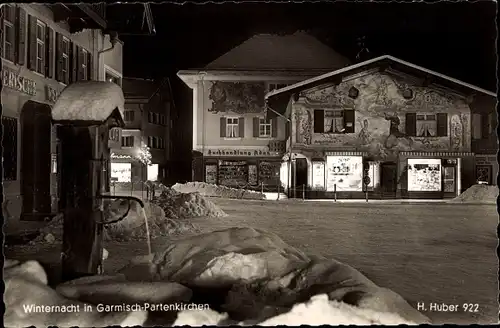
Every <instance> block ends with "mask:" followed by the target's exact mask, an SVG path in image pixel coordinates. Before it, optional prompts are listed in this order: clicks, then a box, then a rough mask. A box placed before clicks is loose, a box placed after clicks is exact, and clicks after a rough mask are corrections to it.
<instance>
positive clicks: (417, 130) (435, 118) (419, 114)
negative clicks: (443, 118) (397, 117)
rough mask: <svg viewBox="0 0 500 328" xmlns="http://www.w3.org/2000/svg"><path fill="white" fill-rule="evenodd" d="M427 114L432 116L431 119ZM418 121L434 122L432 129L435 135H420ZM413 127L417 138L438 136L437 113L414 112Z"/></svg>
mask: <svg viewBox="0 0 500 328" xmlns="http://www.w3.org/2000/svg"><path fill="white" fill-rule="evenodd" d="M419 116H420V117H421V116H424V119H421V118H419ZM429 116H432V117H433V118H432V119H429ZM419 122H423V123H424V124H425V123H427V124H428V123H433V124H434V130H435V132H436V133H435V135H428V136H427V135H420V134H419V129H418V127H419ZM415 129H416V137H418V138H435V137H437V136H438V119H437V114H436V113H416V118H415Z"/></svg>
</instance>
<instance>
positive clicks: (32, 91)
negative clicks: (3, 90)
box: [2, 68, 36, 96]
mask: <svg viewBox="0 0 500 328" xmlns="http://www.w3.org/2000/svg"><path fill="white" fill-rule="evenodd" d="M2 83H3V85H4V86H5V87H7V88H10V89H14V90H16V91H19V92H23V93H25V94H28V95H30V96H35V95H36V82H35V81H33V80H30V79H27V78H25V77H24V76H21V75H19V74H17V73H15V72H13V71H11V70H8V69H5V68H4V69H3V70H2Z"/></svg>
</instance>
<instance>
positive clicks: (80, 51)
mask: <svg viewBox="0 0 500 328" xmlns="http://www.w3.org/2000/svg"><path fill="white" fill-rule="evenodd" d="M76 49H77V53H78V73H77V74H78V81H82V80H83V79H84V77H85V72H84V69H85V66H83V65H85V64H87V63H84V62H83V56H84V55H83V48H81V47H76Z"/></svg>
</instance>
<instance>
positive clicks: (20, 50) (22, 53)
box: [16, 7, 26, 66]
mask: <svg viewBox="0 0 500 328" xmlns="http://www.w3.org/2000/svg"><path fill="white" fill-rule="evenodd" d="M16 17H17V19H16V24H17V28H16V30H17V37H16V39H17V40H16V41H17V42H16V43H17V58H16V59H17V64H18V65H21V66H23V65H24V63H25V61H26V11H25V10H24V9H23V8H21V7H17V16H16Z"/></svg>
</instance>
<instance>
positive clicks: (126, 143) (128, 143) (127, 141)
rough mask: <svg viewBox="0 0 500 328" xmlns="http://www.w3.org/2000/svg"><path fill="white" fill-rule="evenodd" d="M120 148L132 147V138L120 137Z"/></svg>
mask: <svg viewBox="0 0 500 328" xmlns="http://www.w3.org/2000/svg"><path fill="white" fill-rule="evenodd" d="M122 147H134V136H126V137H122Z"/></svg>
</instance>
